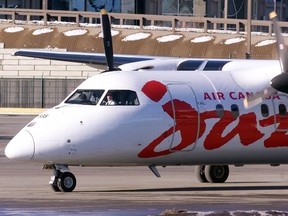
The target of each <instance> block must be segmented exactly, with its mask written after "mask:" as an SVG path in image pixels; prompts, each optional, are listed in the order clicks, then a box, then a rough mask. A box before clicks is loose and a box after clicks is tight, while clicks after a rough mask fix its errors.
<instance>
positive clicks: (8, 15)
mask: <svg viewBox="0 0 288 216" xmlns="http://www.w3.org/2000/svg"><path fill="white" fill-rule="evenodd" d="M109 15H110V18H111V22H112V24H116V25H117V24H119V25H133V26H138V28H139V29H145V27H147V26H161V27H169V28H170V29H171V31H173V32H175V31H181V28H200V29H202V31H203V32H205V33H206V32H208V31H209V30H231V31H235V32H236V33H240V32H246V31H247V29H249V28H247V20H245V19H223V18H209V17H192V16H163V15H149V14H124V13H109ZM99 17H100V13H99V12H84V11H60V10H35V9H19V8H16V9H10V8H9V9H8V8H0V18H1V19H9V20H11V21H12V24H17V23H18V22H19V21H26V22H29V21H37V20H38V21H41V22H40V23H41V24H42V25H44V26H47V25H51V23H50V21H58V22H60V21H64V22H73V23H74V24H75V25H76V26H81V24H83V23H89V24H100V19H99ZM279 26H280V27H282V28H283V29H284V30H283V31H284V32H287V31H288V22H279ZM251 31H260V32H266V33H268V34H269V35H270V36H271V35H272V32H273V29H272V23H271V21H265V20H252V21H251ZM248 33H249V32H248Z"/></svg>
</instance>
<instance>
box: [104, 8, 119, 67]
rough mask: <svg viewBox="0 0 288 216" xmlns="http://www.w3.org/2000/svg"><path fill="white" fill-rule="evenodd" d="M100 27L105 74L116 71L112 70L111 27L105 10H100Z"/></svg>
mask: <svg viewBox="0 0 288 216" xmlns="http://www.w3.org/2000/svg"><path fill="white" fill-rule="evenodd" d="M101 27H102V33H103V44H104V51H105V57H106V63H107V70H106V72H107V71H115V70H118V69H116V68H114V59H113V44H112V36H111V25H110V20H109V16H108V14H107V11H106V10H105V9H102V10H101Z"/></svg>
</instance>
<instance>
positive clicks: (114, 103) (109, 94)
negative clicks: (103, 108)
mask: <svg viewBox="0 0 288 216" xmlns="http://www.w3.org/2000/svg"><path fill="white" fill-rule="evenodd" d="M106 98H107V102H106V105H116V102H115V101H114V100H113V95H112V93H109V92H108V94H107V96H106Z"/></svg>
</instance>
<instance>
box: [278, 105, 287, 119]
mask: <svg viewBox="0 0 288 216" xmlns="http://www.w3.org/2000/svg"><path fill="white" fill-rule="evenodd" d="M278 108H279V114H280V116H281V117H286V113H287V110H286V106H285V105H284V104H279V107H278Z"/></svg>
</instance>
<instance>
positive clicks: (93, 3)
mask: <svg viewBox="0 0 288 216" xmlns="http://www.w3.org/2000/svg"><path fill="white" fill-rule="evenodd" d="M86 4H87V11H96V12H99V11H101V9H106V10H107V11H108V12H116V13H117V12H118V13H119V12H121V0H109V1H107V0H88V1H87V3H86Z"/></svg>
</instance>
